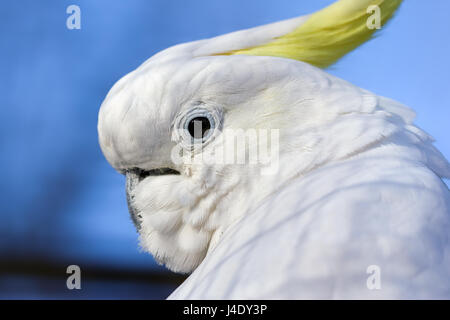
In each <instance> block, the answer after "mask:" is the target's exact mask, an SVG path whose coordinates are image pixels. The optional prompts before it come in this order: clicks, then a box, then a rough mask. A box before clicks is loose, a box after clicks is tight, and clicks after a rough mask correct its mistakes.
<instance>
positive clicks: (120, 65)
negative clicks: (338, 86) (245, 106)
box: [0, 0, 450, 298]
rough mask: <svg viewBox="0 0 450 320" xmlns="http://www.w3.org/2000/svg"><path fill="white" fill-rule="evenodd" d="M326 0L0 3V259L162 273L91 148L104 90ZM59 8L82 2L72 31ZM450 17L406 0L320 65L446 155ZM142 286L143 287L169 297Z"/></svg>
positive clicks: (6, 285) (117, 181)
mask: <svg viewBox="0 0 450 320" xmlns="http://www.w3.org/2000/svg"><path fill="white" fill-rule="evenodd" d="M332 2H333V1H332V0H314V1H312V0H311V1H292V0H289V1H288V0H246V1H239V0H226V1H224V0H220V1H219V0H190V1H173V0H172V1H170V0H150V1H149V0H127V1H106V0H95V1H92V0H89V1H88V0H74V1H63V0H58V1H56V0H55V1H50V0H42V1H34V0H16V1H11V0H10V1H3V2H2V5H1V6H0V105H1V107H0V117H1V120H2V121H1V125H0V152H1V157H0V168H1V169H2V170H1V171H2V179H1V182H0V194H1V196H0V204H1V206H0V208H1V211H0V261H1V260H2V259H3V260H5V259H10V258H26V259H27V258H31V257H38V258H41V259H42V258H43V259H53V260H55V259H56V260H58V261H64V262H66V263H67V264H80V265H83V264H102V265H108V266H114V267H116V268H135V269H145V270H147V269H149V268H154V269H155V270H158V271H162V270H163V269H162V268H161V267H158V266H157V265H156V264H155V263H154V261H153V259H152V258H151V256H150V255H147V254H144V253H140V252H139V249H138V246H137V235H136V232H135V230H134V227H133V225H132V223H131V220H130V219H129V216H128V212H127V208H126V202H125V195H124V178H123V177H122V176H121V175H119V174H118V173H116V172H115V171H114V170H113V169H112V168H111V167H110V166H109V165H108V163H107V162H106V161H105V159H104V158H103V156H102V154H101V151H100V149H99V146H98V142H97V129H96V125H97V113H98V109H99V106H100V104H101V102H102V100H103V99H104V97H105V95H106V93H107V92H108V90H109V88H110V87H111V86H112V85H113V84H114V83H115V82H116V81H117V80H118V79H119V78H120V77H122V76H123V75H125V74H126V73H128V72H130V71H132V70H133V69H135V68H136V67H138V66H139V65H140V64H141V63H142V62H144V61H145V60H146V59H147V58H149V57H150V56H152V55H153V54H155V53H156V52H158V51H160V50H162V49H164V48H167V47H169V46H171V45H174V44H177V43H181V42H186V41H192V40H198V39H201V38H207V37H212V36H216V35H220V34H223V33H226V32H231V31H235V30H239V29H243V28H249V27H253V26H257V25H261V24H266V23H270V22H275V21H278V20H282V19H287V18H291V17H295V16H299V15H303V14H307V13H310V12H313V11H316V10H318V9H320V8H323V7H324V6H326V5H328V4H330V3H332ZM70 4H76V5H78V6H80V8H81V27H82V28H81V30H68V29H67V28H66V19H67V17H68V15H67V14H66V8H67V7H68V6H69V5H70ZM449 17H450V1H447V0H434V1H430V2H426V3H425V2H423V1H419V0H409V1H405V3H404V4H403V5H402V7H401V8H400V10H399V12H398V14H397V16H396V17H395V18H394V19H393V20H392V21H391V22H390V23H389V24H388V25H387V26H386V27H385V28H383V29H382V31H381V32H380V33H379V34H378V37H377V38H376V39H374V40H372V41H370V42H369V43H367V44H365V45H363V46H362V47H360V48H358V49H357V50H356V51H354V52H352V53H351V54H349V55H347V56H346V57H345V58H344V59H342V60H341V61H340V62H338V63H337V64H336V65H334V66H332V67H331V68H330V69H329V72H331V73H332V74H334V75H337V76H339V77H341V78H344V79H346V80H348V81H350V82H352V83H354V84H356V85H358V86H360V87H363V88H365V89H368V90H370V91H373V92H374V93H376V94H379V95H383V96H387V97H390V98H393V99H395V100H398V101H400V102H402V103H404V104H406V105H408V106H410V107H412V108H413V109H415V110H416V112H417V115H418V116H417V121H416V123H417V124H418V125H419V126H420V127H421V128H423V129H425V130H426V131H427V132H428V133H430V134H431V135H432V136H433V137H434V138H436V140H437V142H436V146H437V147H438V148H439V149H440V150H441V152H442V153H443V154H444V155H445V156H446V157H447V159H450V139H449V133H450V129H449V120H450V108H449V107H450V106H449V101H450V81H449V71H450V62H449V59H450V58H449V57H450V42H449V41H448V39H449V33H450V19H449ZM5 279H6V280H5ZM11 279H12V278H11V277H10V278H8V279H7V278H5V276H3V278H2V276H1V275H0V298H2V297H3V298H4V297H11V296H14V294H16V296H18V297H31V296H32V297H40V293H39V292H40V291H39V290H36V287H35V286H34V287H33V286H32V285H29V284H28V282H27V280H26V279H25V280H24V279H21V280H20V281H21V282H20V283H22V284H23V283H25V284H24V285H23V286H22V287H21V288H23V289H21V290H22V291H20V290H19V291H17V290H16V291H14V290H13V287H14V285H13V284H14V283H16V282H14V281H16V280H17V279H16V280H14V279H12V280H11ZM11 281H12V282H11ZM99 286H101V285H97V286H93V287H95V288H98V287H99ZM15 287H16V288H17V286H15ZM19 287H20V286H19ZM33 290H34V291H33ZM86 290H87V289H86ZM93 290H94V289H93ZM153 290H154V294H153V295H152V296H151V297H164V296H165V295H166V294H167V289H161V288H159V287H155V288H153ZM44 297H45V296H44Z"/></svg>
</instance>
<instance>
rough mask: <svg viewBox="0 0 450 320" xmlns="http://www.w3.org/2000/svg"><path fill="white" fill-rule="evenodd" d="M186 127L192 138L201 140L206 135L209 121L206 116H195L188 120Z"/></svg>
mask: <svg viewBox="0 0 450 320" xmlns="http://www.w3.org/2000/svg"><path fill="white" fill-rule="evenodd" d="M187 129H188V131H189V134H190V135H191V137H192V138H194V139H200V140H201V139H203V138H204V137H205V136H207V135H208V132H209V130H210V129H211V122H210V121H209V119H208V118H207V117H195V118H193V119H191V120H190V121H189V124H188V127H187Z"/></svg>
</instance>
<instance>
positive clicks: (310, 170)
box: [98, 0, 450, 299]
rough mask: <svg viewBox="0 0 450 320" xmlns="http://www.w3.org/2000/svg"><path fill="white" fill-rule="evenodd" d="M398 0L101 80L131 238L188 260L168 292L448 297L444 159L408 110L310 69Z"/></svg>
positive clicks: (356, 4) (103, 136) (325, 13)
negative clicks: (106, 87)
mask: <svg viewBox="0 0 450 320" xmlns="http://www.w3.org/2000/svg"><path fill="white" fill-rule="evenodd" d="M400 2H401V0H341V1H338V2H336V3H334V4H332V5H331V6H329V7H327V8H325V9H323V10H321V11H319V12H316V13H314V14H311V15H307V16H303V17H299V18H294V19H290V20H286V21H282V22H278V23H274V24H270V25H265V26H261V27H257V28H253V29H249V30H243V31H238V32H234V33H231V34H227V35H223V36H219V37H215V38H212V39H206V40H200V41H195V42H190V43H185V44H181V45H177V46H174V47H171V48H168V49H166V50H164V51H162V52H160V53H158V54H156V55H154V56H153V57H151V58H150V59H149V60H147V61H146V62H145V63H143V64H142V65H141V66H140V67H139V68H137V69H136V70H134V71H133V72H131V73H129V74H128V75H126V76H125V77H123V78H122V79H121V80H120V81H118V82H117V83H116V84H115V85H114V87H113V88H112V89H111V90H110V92H109V93H108V95H107V97H106V99H105V101H104V102H103V104H102V106H101V109H100V113H99V122H98V132H99V142H100V146H101V149H102V151H103V153H104V155H105V157H106V159H107V160H108V161H109V163H110V164H111V165H112V166H113V167H114V168H115V169H116V170H118V171H119V172H120V173H123V174H124V175H126V184H127V185H126V191H127V200H128V205H129V209H130V213H131V216H132V218H133V221H134V223H135V225H136V227H137V230H138V232H139V236H140V243H141V246H142V247H143V248H144V249H145V250H147V251H149V252H150V253H151V254H153V256H154V257H155V259H156V260H157V261H158V262H160V263H162V264H164V265H165V266H167V268H169V269H170V270H172V271H174V272H182V273H192V274H191V275H190V276H189V278H188V279H187V280H186V281H185V282H184V283H183V284H182V285H181V286H180V287H179V288H178V289H177V290H176V291H175V292H174V293H173V294H172V295H171V296H170V297H169V298H172V299H280V298H281V299H282V298H288V299H297V298H320V299H329V298H344V299H347V298H349V299H352V298H361V299H366V298H367V299H371V298H388V299H391V298H392V299H396V298H450V242H449V241H450V193H449V190H448V188H447V186H446V185H445V184H444V182H443V181H442V178H444V177H449V176H450V166H449V163H448V162H447V161H446V159H445V158H444V157H443V156H442V155H441V153H440V152H439V151H438V150H437V149H435V148H434V146H433V145H432V142H433V139H432V138H431V137H430V136H428V135H427V134H426V133H425V132H423V131H422V130H420V129H419V128H418V127H416V126H414V125H413V123H412V121H413V118H414V113H413V111H412V110H411V109H409V108H407V107H405V106H403V105H401V104H399V103H397V102H395V101H392V100H390V99H388V98H384V97H380V96H377V95H375V94H373V93H371V92H369V91H366V90H364V89H360V88H358V87H356V86H354V85H352V84H350V83H348V82H346V81H344V80H341V79H338V78H336V77H334V76H332V75H330V74H328V73H326V72H325V71H323V70H322V68H324V67H326V66H328V65H330V64H332V63H334V62H335V61H337V60H338V59H339V58H340V57H342V56H343V55H344V54H346V53H347V52H349V51H351V50H352V49H354V48H356V47H357V46H358V45H360V44H362V43H363V42H365V41H366V40H368V39H369V38H370V37H371V35H372V33H373V32H374V31H375V30H376V28H375V27H374V24H376V23H380V24H381V25H384V23H385V22H386V21H387V20H388V19H389V18H390V17H391V16H392V15H393V13H394V11H395V10H396V9H397V7H398V6H399V5H400ZM236 132H240V133H242V132H244V133H245V136H244V138H245V139H244V140H243V142H244V143H241V144H240V145H238V144H235V143H234V142H235V141H236V137H237V135H233V133H236ZM230 133H231V134H230ZM241 142H242V140H241ZM229 146H232V147H231V148H229ZM224 150H225V152H224ZM254 150H259V151H258V152H256V155H257V156H256V157H254V158H252V161H251V160H250V158H251V156H250V155H251V154H253V155H254V153H252V152H253V151H254ZM261 150H266V151H267V152H266V153H265V155H266V156H265V157H263V156H262V155H261V154H262V152H260V151H261ZM230 153H232V154H233V156H232V157H229V158H226V157H227V156H229V155H230ZM234 153H236V157H234ZM242 154H243V155H244V157H243V158H242ZM219 155H220V156H219ZM239 156H241V158H240V160H242V159H244V161H238V160H237V158H238V157H239ZM224 158H226V159H228V160H230V159H231V160H230V161H228V160H227V161H222V160H223V159H224ZM199 159H200V160H199ZM221 159H222V160H221ZM207 160H208V161H207Z"/></svg>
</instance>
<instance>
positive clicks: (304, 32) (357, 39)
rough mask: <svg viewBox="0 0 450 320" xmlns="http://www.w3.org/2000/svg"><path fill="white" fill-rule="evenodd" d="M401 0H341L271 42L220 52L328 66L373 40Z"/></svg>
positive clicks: (321, 66)
mask: <svg viewBox="0 0 450 320" xmlns="http://www.w3.org/2000/svg"><path fill="white" fill-rule="evenodd" d="M401 2H402V0H340V1H337V2H335V3H333V4H332V5H330V6H329V7H327V8H325V9H323V10H320V11H318V12H316V13H313V14H312V15H310V16H309V17H308V18H307V19H306V21H305V22H303V23H302V24H301V25H300V26H298V27H297V28H295V29H294V30H293V31H291V32H289V33H286V34H284V35H281V36H278V37H275V38H273V39H272V40H271V41H269V42H266V43H262V44H259V45H256V46H253V47H249V48H244V49H238V50H231V51H228V52H222V53H218V54H216V55H236V54H246V55H255V56H274V57H283V58H289V59H295V60H300V61H304V62H307V63H309V64H312V65H314V66H317V67H320V68H325V67H328V66H329V65H331V64H333V63H335V62H336V61H337V60H339V59H340V58H341V57H342V56H344V55H345V54H346V53H348V52H350V51H352V50H353V49H355V48H356V47H358V46H359V45H361V44H362V43H364V42H366V41H367V40H369V39H370V38H371V37H372V35H373V33H374V32H375V31H376V30H377V29H378V28H379V27H381V26H383V25H384V24H385V23H386V22H387V21H388V20H389V19H390V18H391V17H392V16H393V14H394V12H395V10H396V9H397V8H398V7H399V5H400V3H401ZM378 22H379V26H377V25H376V24H377V23H378Z"/></svg>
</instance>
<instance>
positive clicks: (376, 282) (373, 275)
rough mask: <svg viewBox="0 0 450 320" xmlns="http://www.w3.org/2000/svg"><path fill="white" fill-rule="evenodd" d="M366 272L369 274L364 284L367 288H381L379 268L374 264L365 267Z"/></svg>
mask: <svg viewBox="0 0 450 320" xmlns="http://www.w3.org/2000/svg"><path fill="white" fill-rule="evenodd" d="M366 273H367V274H370V276H369V277H368V278H367V280H366V286H367V289H369V290H380V289H381V268H380V267H379V266H377V265H375V264H372V265H370V266H368V267H367V269H366Z"/></svg>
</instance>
